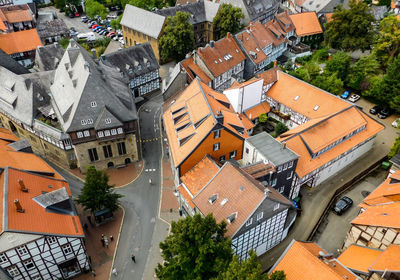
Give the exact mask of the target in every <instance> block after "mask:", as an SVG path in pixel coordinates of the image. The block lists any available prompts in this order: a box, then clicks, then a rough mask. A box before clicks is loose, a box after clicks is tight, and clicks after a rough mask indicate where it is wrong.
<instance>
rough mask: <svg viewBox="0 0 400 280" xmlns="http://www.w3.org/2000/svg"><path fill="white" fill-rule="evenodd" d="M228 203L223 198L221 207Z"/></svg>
mask: <svg viewBox="0 0 400 280" xmlns="http://www.w3.org/2000/svg"><path fill="white" fill-rule="evenodd" d="M227 202H228V199H227V198H224V200H222V201H221V206H224V205H225V204H226V203H227Z"/></svg>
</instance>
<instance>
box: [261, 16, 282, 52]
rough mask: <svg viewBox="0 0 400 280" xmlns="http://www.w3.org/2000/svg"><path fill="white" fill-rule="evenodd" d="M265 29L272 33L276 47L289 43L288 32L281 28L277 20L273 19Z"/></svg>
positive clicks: (266, 24) (267, 23)
mask: <svg viewBox="0 0 400 280" xmlns="http://www.w3.org/2000/svg"><path fill="white" fill-rule="evenodd" d="M265 28H266V29H267V30H268V31H269V32H270V33H271V35H272V38H273V43H274V46H275V47H276V46H278V45H280V44H282V43H285V42H287V39H286V37H285V36H286V32H285V31H284V30H283V29H282V28H281V26H280V25H279V23H278V22H277V21H276V20H274V19H273V20H270V21H268V22H266V23H265Z"/></svg>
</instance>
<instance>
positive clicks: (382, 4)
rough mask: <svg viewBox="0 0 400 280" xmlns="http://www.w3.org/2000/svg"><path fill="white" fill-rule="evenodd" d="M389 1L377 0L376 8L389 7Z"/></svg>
mask: <svg viewBox="0 0 400 280" xmlns="http://www.w3.org/2000/svg"><path fill="white" fill-rule="evenodd" d="M390 3H391V0H379V2H378V6H386V7H390Z"/></svg>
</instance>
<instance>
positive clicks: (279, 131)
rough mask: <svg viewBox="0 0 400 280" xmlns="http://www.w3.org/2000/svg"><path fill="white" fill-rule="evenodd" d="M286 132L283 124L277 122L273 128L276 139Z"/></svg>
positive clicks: (286, 129)
mask: <svg viewBox="0 0 400 280" xmlns="http://www.w3.org/2000/svg"><path fill="white" fill-rule="evenodd" d="M288 130H289V128H288V127H287V126H286V125H285V124H284V123H281V122H278V123H277V124H276V126H275V136H276V137H278V136H279V135H281V134H282V133H284V132H286V131H288Z"/></svg>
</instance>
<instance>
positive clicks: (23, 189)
mask: <svg viewBox="0 0 400 280" xmlns="http://www.w3.org/2000/svg"><path fill="white" fill-rule="evenodd" d="M18 183H19V186H20V187H21V191H23V192H28V189H27V188H26V187H25V184H24V180H22V179H21V178H19V179H18Z"/></svg>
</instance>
